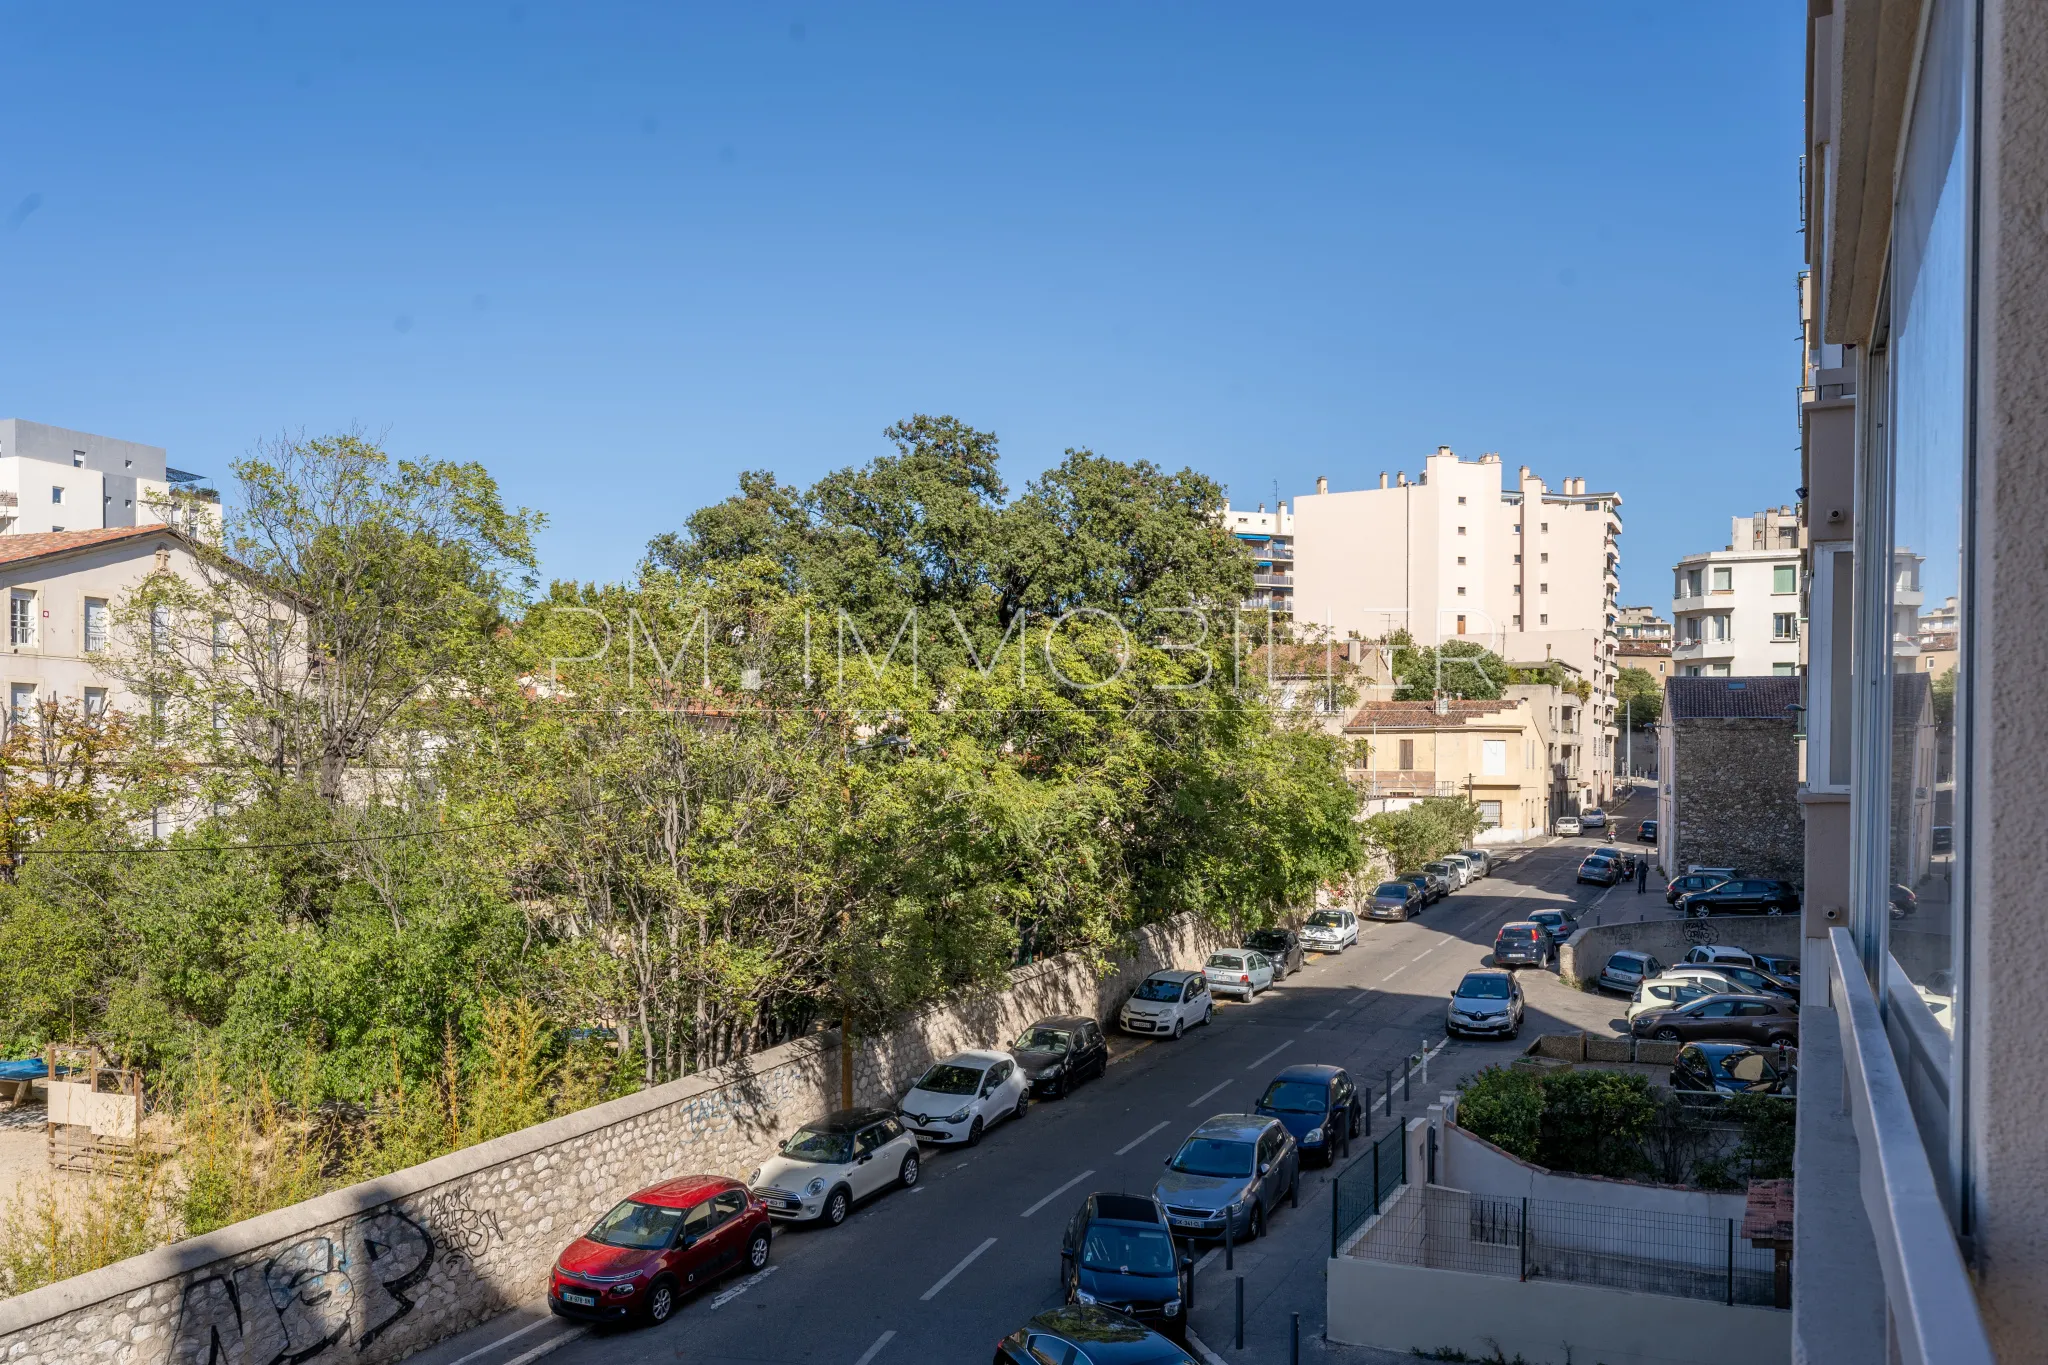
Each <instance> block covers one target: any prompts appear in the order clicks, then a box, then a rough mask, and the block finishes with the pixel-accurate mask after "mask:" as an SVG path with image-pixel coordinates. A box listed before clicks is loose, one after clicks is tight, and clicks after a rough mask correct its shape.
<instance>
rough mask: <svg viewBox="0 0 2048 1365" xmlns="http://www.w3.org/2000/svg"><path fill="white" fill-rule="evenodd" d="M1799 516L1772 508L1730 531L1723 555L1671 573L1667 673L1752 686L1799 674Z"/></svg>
mask: <svg viewBox="0 0 2048 1365" xmlns="http://www.w3.org/2000/svg"><path fill="white" fill-rule="evenodd" d="M1799 551H1800V543H1799V514H1798V513H1797V512H1796V511H1795V510H1793V509H1792V508H1790V507H1778V508H1770V509H1766V510H1765V511H1762V512H1758V513H1757V514H1756V515H1754V516H1748V517H1735V518H1732V519H1731V521H1730V523H1729V536H1728V548H1727V549H1725V550H1714V551H1710V552H1709V553H1707V554H1698V555H1687V556H1686V557H1685V558H1684V559H1681V560H1679V561H1678V565H1677V567H1676V569H1675V570H1674V577H1673V582H1672V590H1671V592H1672V595H1671V620H1672V624H1673V629H1674V635H1673V639H1672V642H1671V665H1672V671H1673V672H1675V673H1679V674H1681V675H1685V676H1689V677H1738V678H1754V677H1765V676H1769V675H1773V674H1775V675H1778V676H1781V677H1782V676H1787V675H1791V674H1796V673H1798V672H1799V662H1800V660H1799Z"/></svg>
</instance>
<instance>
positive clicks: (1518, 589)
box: [1510, 583, 1522, 597]
mask: <svg viewBox="0 0 2048 1365" xmlns="http://www.w3.org/2000/svg"><path fill="white" fill-rule="evenodd" d="M1510 591H1512V592H1513V593H1514V594H1515V596H1517V597H1520V596H1521V595H1522V585H1521V584H1520V583H1517V584H1515V586H1514V587H1513V588H1512V589H1510Z"/></svg>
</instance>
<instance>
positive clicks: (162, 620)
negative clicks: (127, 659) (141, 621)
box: [149, 607, 171, 651]
mask: <svg viewBox="0 0 2048 1365" xmlns="http://www.w3.org/2000/svg"><path fill="white" fill-rule="evenodd" d="M170 642H171V612H170V608H168V607H151V608H150V609H149V647H150V648H151V649H153V650H159V651H161V650H162V649H163V648H164V647H165V646H166V645H168V644H170Z"/></svg>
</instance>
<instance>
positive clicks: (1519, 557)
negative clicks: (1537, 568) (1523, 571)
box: [1515, 555, 1522, 564]
mask: <svg viewBox="0 0 2048 1365" xmlns="http://www.w3.org/2000/svg"><path fill="white" fill-rule="evenodd" d="M1521 562H1522V557H1521V556H1520V555H1516V556H1515V563H1517V564H1519V563H1521Z"/></svg>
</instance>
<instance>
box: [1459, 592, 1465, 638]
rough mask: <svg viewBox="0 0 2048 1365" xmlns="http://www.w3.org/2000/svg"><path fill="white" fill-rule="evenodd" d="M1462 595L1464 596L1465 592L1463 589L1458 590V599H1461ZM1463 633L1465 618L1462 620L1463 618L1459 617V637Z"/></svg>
mask: <svg viewBox="0 0 2048 1365" xmlns="http://www.w3.org/2000/svg"><path fill="white" fill-rule="evenodd" d="M1464 595H1465V590H1464V589H1463V588H1460V589H1458V596H1460V597H1463V596H1464ZM1464 633H1465V618H1464V617H1463V616H1460V617H1459V618H1458V634H1460V635H1463V634H1464Z"/></svg>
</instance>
